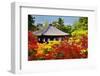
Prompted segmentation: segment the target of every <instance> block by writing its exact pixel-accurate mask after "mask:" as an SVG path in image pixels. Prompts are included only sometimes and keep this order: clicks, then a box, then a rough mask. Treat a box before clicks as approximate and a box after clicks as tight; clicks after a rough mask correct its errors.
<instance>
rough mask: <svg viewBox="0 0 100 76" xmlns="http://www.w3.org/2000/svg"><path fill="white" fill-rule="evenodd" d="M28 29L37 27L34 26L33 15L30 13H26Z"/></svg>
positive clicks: (33, 29)
mask: <svg viewBox="0 0 100 76" xmlns="http://www.w3.org/2000/svg"><path fill="white" fill-rule="evenodd" d="M28 30H29V31H36V30H38V28H37V27H36V26H35V17H33V16H32V15H28Z"/></svg>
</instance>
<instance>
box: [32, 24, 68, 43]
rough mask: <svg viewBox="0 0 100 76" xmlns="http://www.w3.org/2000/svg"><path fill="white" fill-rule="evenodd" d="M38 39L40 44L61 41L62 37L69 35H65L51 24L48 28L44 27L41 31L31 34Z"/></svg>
mask: <svg viewBox="0 0 100 76" xmlns="http://www.w3.org/2000/svg"><path fill="white" fill-rule="evenodd" d="M33 34H35V35H36V36H37V37H38V41H39V42H40V43H43V42H48V41H49V40H52V41H53V40H60V41H61V40H63V38H64V37H68V36H69V34H68V33H65V32H63V31H61V30H59V29H57V28H56V27H54V26H52V25H51V24H50V25H49V26H48V27H45V28H44V29H42V30H38V31H35V32H33Z"/></svg>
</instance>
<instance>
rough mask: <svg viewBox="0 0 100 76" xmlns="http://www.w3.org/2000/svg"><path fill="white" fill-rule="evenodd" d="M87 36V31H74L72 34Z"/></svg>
mask: <svg viewBox="0 0 100 76" xmlns="http://www.w3.org/2000/svg"><path fill="white" fill-rule="evenodd" d="M87 34H88V31H87V30H75V31H73V32H72V34H71V35H72V36H83V35H84V36H85V35H87Z"/></svg>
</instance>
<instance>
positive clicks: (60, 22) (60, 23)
mask: <svg viewBox="0 0 100 76" xmlns="http://www.w3.org/2000/svg"><path fill="white" fill-rule="evenodd" d="M58 24H59V25H60V26H64V19H62V18H58Z"/></svg>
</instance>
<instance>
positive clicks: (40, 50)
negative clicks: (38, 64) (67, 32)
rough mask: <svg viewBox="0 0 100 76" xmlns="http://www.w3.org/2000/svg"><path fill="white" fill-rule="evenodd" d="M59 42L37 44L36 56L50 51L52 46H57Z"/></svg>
mask: <svg viewBox="0 0 100 76" xmlns="http://www.w3.org/2000/svg"><path fill="white" fill-rule="evenodd" d="M59 44H60V41H49V42H48V43H38V49H37V53H38V54H44V52H45V51H52V46H53V45H59Z"/></svg>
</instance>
